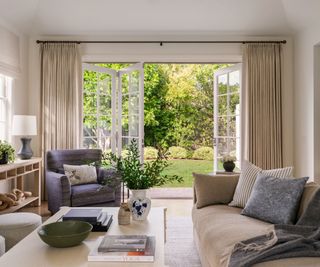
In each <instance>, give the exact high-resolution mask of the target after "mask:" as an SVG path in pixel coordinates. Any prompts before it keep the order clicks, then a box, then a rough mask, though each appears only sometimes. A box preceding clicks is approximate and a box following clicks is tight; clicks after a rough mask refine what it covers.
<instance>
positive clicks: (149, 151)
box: [144, 146, 158, 159]
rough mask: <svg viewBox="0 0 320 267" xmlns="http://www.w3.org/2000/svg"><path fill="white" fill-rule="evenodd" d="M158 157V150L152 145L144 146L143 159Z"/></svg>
mask: <svg viewBox="0 0 320 267" xmlns="http://www.w3.org/2000/svg"><path fill="white" fill-rule="evenodd" d="M157 157H158V150H157V149H156V148H154V147H152V146H146V147H145V148H144V159H156V158H157Z"/></svg>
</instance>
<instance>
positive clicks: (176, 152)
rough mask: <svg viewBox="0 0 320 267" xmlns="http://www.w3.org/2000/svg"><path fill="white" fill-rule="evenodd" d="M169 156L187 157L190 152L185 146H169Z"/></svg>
mask: <svg viewBox="0 0 320 267" xmlns="http://www.w3.org/2000/svg"><path fill="white" fill-rule="evenodd" d="M168 156H169V158H172V159H185V158H187V156H188V152H187V150H186V149H185V148H183V147H180V146H172V147H169V150H168Z"/></svg>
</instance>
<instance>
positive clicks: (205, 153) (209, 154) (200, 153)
mask: <svg viewBox="0 0 320 267" xmlns="http://www.w3.org/2000/svg"><path fill="white" fill-rule="evenodd" d="M193 158H194V159H202V160H213V148H212V147H208V146H202V147H199V148H198V149H196V150H195V151H194V153H193Z"/></svg>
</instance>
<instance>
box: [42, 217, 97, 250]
mask: <svg viewBox="0 0 320 267" xmlns="http://www.w3.org/2000/svg"><path fill="white" fill-rule="evenodd" d="M91 230H92V225H91V224H90V223H88V222H83V221H63V222H54V223H49V224H46V225H43V226H42V227H41V228H40V229H39V230H38V235H39V236H40V238H41V240H42V241H43V242H45V243H46V244H48V245H49V246H51V247H56V248H66V247H73V246H77V245H79V244H80V243H81V242H82V241H83V240H85V239H86V238H87V237H88V235H89V233H90V232H91Z"/></svg>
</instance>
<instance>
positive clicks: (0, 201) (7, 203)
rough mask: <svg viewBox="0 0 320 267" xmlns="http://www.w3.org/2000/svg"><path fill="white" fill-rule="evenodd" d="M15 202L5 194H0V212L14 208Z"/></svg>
mask: <svg viewBox="0 0 320 267" xmlns="http://www.w3.org/2000/svg"><path fill="white" fill-rule="evenodd" d="M14 204H15V201H14V200H12V199H11V198H10V197H8V196H6V195H5V194H0V211H2V210H5V209H8V208H10V207H12V206H14Z"/></svg>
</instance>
